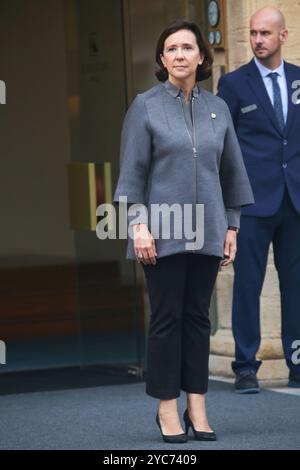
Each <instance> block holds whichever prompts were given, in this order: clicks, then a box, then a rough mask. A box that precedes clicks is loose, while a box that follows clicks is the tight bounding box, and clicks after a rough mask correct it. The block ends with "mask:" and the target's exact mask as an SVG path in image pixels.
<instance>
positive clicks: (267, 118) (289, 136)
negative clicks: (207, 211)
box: [218, 60, 300, 217]
mask: <svg viewBox="0 0 300 470" xmlns="http://www.w3.org/2000/svg"><path fill="white" fill-rule="evenodd" d="M284 67H285V74H286V79H287V88H288V97H289V102H288V117H287V122H286V126H285V129H284V131H283V132H281V131H280V128H279V126H278V124H277V121H276V116H275V113H274V109H273V106H272V103H271V101H270V98H269V95H268V93H267V90H266V88H265V85H264V82H263V79H262V78H261V75H260V72H259V70H258V68H257V66H256V64H255V62H254V60H252V61H251V62H250V63H249V64H247V65H244V66H243V67H240V68H239V69H238V70H236V71H234V72H231V73H228V74H226V75H224V76H223V77H221V79H220V81H219V87H218V96H220V97H221V98H223V99H224V100H225V101H226V103H227V104H228V106H229V109H230V112H231V115H232V118H233V123H234V126H235V130H236V133H237V136H238V139H239V143H240V146H241V149H242V154H243V157H244V162H245V166H246V169H247V172H248V176H249V179H250V183H251V186H252V190H253V193H254V199H255V204H253V205H251V206H247V207H243V209H242V214H243V215H252V216H258V217H266V216H271V215H273V214H274V213H275V212H276V211H277V210H278V209H279V206H280V203H281V201H282V197H283V193H284V189H285V185H286V186H287V188H288V192H289V194H290V197H291V200H292V202H293V204H294V206H295V208H296V210H297V212H298V213H300V93H297V89H295V88H293V87H292V85H293V83H294V82H295V81H296V80H300V67H296V66H295V65H292V64H289V63H286V62H285V63H284ZM299 84H300V82H299ZM299 84H298V87H299ZM295 86H297V84H296V83H294V87H295ZM293 94H294V97H297V96H296V95H297V94H298V100H299V104H294V103H293V102H292V95H293Z"/></svg>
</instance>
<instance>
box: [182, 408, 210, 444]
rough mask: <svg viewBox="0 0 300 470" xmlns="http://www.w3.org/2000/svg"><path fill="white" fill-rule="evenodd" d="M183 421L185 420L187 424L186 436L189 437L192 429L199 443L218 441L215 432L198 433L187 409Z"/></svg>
mask: <svg viewBox="0 0 300 470" xmlns="http://www.w3.org/2000/svg"><path fill="white" fill-rule="evenodd" d="M183 419H184V422H185V433H186V435H188V432H189V429H190V427H191V428H192V430H193V433H194V436H195V439H196V440H197V441H216V440H217V436H216V434H215V433H214V432H213V431H212V432H205V431H196V429H195V428H194V425H193V423H192V420H191V418H190V417H189V412H188V410H187V409H186V410H185V412H184V415H183Z"/></svg>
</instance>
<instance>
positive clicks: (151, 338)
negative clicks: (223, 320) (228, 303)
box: [143, 253, 221, 400]
mask: <svg viewBox="0 0 300 470" xmlns="http://www.w3.org/2000/svg"><path fill="white" fill-rule="evenodd" d="M220 261H221V258H220V257H217V256H206V255H201V254H196V253H180V254H175V255H170V256H166V257H163V258H158V259H157V264H156V265H154V266H153V265H143V268H144V272H145V276H146V280H147V286H148V292H149V298H150V305H151V318H150V326H149V333H148V345H147V371H146V393H147V394H148V395H150V396H152V397H155V398H160V399H161V400H170V399H174V398H177V397H179V396H180V390H184V391H185V392H188V393H201V394H203V393H206V392H207V385H208V359H209V344H210V320H209V305H210V299H211V295H212V291H213V288H214V284H215V281H216V277H217V274H218V269H219V265H220Z"/></svg>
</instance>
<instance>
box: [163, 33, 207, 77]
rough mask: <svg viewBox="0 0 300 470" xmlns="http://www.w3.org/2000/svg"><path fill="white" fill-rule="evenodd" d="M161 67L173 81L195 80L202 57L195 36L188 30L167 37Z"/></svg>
mask: <svg viewBox="0 0 300 470" xmlns="http://www.w3.org/2000/svg"><path fill="white" fill-rule="evenodd" d="M160 57H161V61H162V63H163V65H164V66H165V67H166V68H167V70H168V73H169V78H170V76H171V77H173V78H174V79H175V80H186V79H187V78H189V77H193V78H194V79H195V78H196V70H197V67H198V65H199V63H202V60H203V57H202V54H201V52H200V50H199V47H198V44H197V40H196V36H195V35H194V33H193V32H192V31H189V30H188V29H180V30H179V31H176V33H173V34H171V35H170V36H168V37H167V39H166V40H165V44H164V50H163V54H162V55H161V56H160Z"/></svg>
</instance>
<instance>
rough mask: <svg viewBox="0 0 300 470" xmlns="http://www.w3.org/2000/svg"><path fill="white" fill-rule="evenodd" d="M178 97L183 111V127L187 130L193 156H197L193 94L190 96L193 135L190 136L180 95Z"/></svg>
mask: <svg viewBox="0 0 300 470" xmlns="http://www.w3.org/2000/svg"><path fill="white" fill-rule="evenodd" d="M178 98H179V99H180V102H181V108H182V112H183V117H184V123H185V128H186V130H187V133H188V135H189V138H190V141H191V144H192V149H193V157H194V158H197V146H196V130H195V116H194V96H193V97H192V125H193V137H192V136H191V134H190V131H189V129H188V126H187V123H186V119H185V114H184V109H183V102H182V98H181V97H180V96H178Z"/></svg>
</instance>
